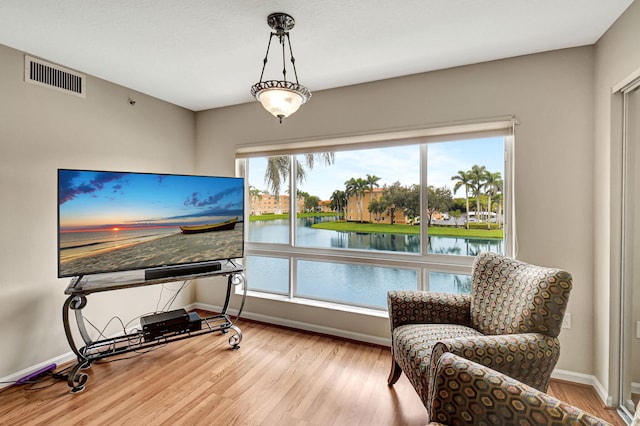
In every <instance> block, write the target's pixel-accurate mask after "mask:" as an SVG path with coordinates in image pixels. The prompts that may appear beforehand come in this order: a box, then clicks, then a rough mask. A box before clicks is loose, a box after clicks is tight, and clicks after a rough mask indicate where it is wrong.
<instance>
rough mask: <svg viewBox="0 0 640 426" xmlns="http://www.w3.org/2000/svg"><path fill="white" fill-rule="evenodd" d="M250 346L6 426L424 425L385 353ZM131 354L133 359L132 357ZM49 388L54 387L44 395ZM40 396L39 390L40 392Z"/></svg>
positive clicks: (105, 388)
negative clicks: (392, 379) (392, 381)
mask: <svg viewBox="0 0 640 426" xmlns="http://www.w3.org/2000/svg"><path fill="white" fill-rule="evenodd" d="M238 325H239V326H240V327H241V329H242V332H243V336H244V338H243V341H242V343H241V348H240V349H239V350H236V351H233V350H231V349H230V346H229V344H228V343H227V338H228V335H226V336H222V335H219V334H209V335H204V336H200V337H195V338H192V339H187V340H183V341H181V342H175V343H173V344H170V345H167V346H164V347H158V348H157V349H155V350H153V351H151V352H148V353H145V354H139V355H138V354H133V357H129V358H128V359H122V360H117V361H112V362H101V363H96V364H94V365H93V366H92V367H91V368H90V369H88V370H86V371H85V372H86V373H87V374H88V375H89V380H88V382H87V386H86V389H85V390H84V391H83V392H80V393H78V394H75V395H72V394H70V393H69V388H68V387H67V384H66V382H61V381H54V380H53V379H46V380H45V381H44V382H42V383H39V384H37V385H32V386H31V387H32V388H33V390H28V387H26V386H22V387H13V388H7V389H6V390H5V391H3V392H2V393H0V425H296V426H297V425H302V426H305V425H403V426H412V425H424V424H425V423H426V421H427V415H426V410H425V408H424V406H423V405H422V402H421V401H420V399H419V398H418V396H417V394H416V393H415V391H414V390H413V388H412V387H411V385H410V384H409V382H408V381H407V379H406V377H405V376H404V375H403V376H402V378H401V379H400V380H399V382H398V383H397V384H396V385H394V386H393V387H388V386H387V383H386V380H387V375H388V372H389V365H390V362H391V361H390V359H391V356H390V353H389V349H388V348H381V347H377V346H371V345H366V344H360V343H356V342H350V341H345V340H341V339H337V338H331V337H326V336H321V335H316V334H309V333H304V332H299V331H295V330H289V329H284V328H280V327H275V326H270V325H265V324H260V323H255V322H249V321H242V320H241V321H240V322H239V323H238ZM128 355H132V354H128ZM45 386H48V387H45ZM39 387H40V388H41V389H39V390H36V388H39ZM550 393H552V394H553V395H554V396H556V397H560V398H562V399H563V400H565V401H567V402H569V403H571V404H573V405H577V406H580V407H581V408H584V409H587V410H588V411H590V412H592V413H594V414H595V415H598V416H599V417H602V418H604V419H606V420H608V421H609V422H611V423H613V424H615V425H623V424H624V423H623V422H622V421H621V420H620V419H619V417H618V416H617V414H616V413H615V411H612V410H605V409H603V405H602V403H601V402H600V400H599V398H598V397H597V396H596V394H595V392H594V391H593V389H591V388H590V387H585V386H579V385H578V386H576V385H573V384H567V383H563V382H556V381H554V382H553V383H552V384H551V387H550Z"/></svg>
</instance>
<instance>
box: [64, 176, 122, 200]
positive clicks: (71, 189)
mask: <svg viewBox="0 0 640 426" xmlns="http://www.w3.org/2000/svg"><path fill="white" fill-rule="evenodd" d="M79 176H80V172H78V171H74V170H60V171H59V173H58V182H59V183H58V191H59V192H58V202H59V203H60V204H61V205H62V204H64V203H66V202H68V201H71V200H73V199H74V198H76V197H77V196H79V195H84V194H94V193H95V192H97V191H100V190H102V189H103V188H104V186H105V184H107V183H110V182H113V181H119V180H121V179H122V178H123V177H124V176H125V173H98V174H96V175H95V177H94V178H93V179H92V180H91V181H89V182H80V183H78V184H74V181H75V180H76V179H77V178H78V177H79ZM117 187H118V188H117V189H121V188H122V186H121V184H118V185H117Z"/></svg>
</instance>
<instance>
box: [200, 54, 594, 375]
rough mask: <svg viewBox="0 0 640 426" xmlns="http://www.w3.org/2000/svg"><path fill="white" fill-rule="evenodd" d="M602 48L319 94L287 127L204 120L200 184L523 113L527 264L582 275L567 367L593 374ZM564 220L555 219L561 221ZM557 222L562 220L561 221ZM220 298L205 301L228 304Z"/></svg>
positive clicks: (314, 314) (232, 118)
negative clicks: (347, 144)
mask: <svg viewBox="0 0 640 426" xmlns="http://www.w3.org/2000/svg"><path fill="white" fill-rule="evenodd" d="M593 58H594V56H593V47H583V48H576V49H567V50H561V51H555V52H548V53H543V54H538V55H531V56H524V57H519V58H513V59H507V60H502V61H496V62H490V63H484V64H478V65H471V66H465V67H460V68H454V69H449V70H444V71H438V72H432V73H425V74H419V75H413V76H409V77H403V78H397V79H390V80H385V81H379V82H375V83H369V84H362V85H357V86H350V87H344V88H339V89H333V90H326V91H321V92H316V93H314V95H313V98H312V99H311V101H310V102H309V104H307V105H304V106H303V107H302V108H301V109H300V110H299V111H298V112H297V113H296V114H294V115H293V116H292V117H290V118H288V119H286V120H285V122H284V124H282V125H280V124H278V122H277V120H275V119H274V118H273V117H271V116H270V115H269V114H268V113H266V112H265V111H264V110H263V109H262V108H261V106H260V105H259V104H257V103H250V104H245V105H237V106H233V107H229V108H221V109H216V110H210V111H204V112H199V113H198V114H197V117H196V121H197V125H196V128H197V135H196V138H197V140H198V156H197V157H198V164H197V171H198V172H199V173H221V172H222V173H231V172H232V171H233V158H234V149H235V147H236V146H237V145H240V144H247V143H256V142H264V141H274V142H275V141H285V140H300V139H308V138H322V137H325V138H326V137H331V136H335V135H343V134H361V133H371V132H375V131H383V130H390V129H396V128H401V127H410V126H420V125H427V126H429V125H432V124H436V123H447V122H455V121H464V120H472V119H478V118H484V117H491V116H502V115H509V114H515V115H516V117H517V118H518V120H520V123H521V124H520V125H519V126H518V127H517V129H516V150H515V152H516V154H515V155H516V165H515V170H516V172H515V186H516V192H517V194H518V196H517V199H516V203H515V204H516V215H517V218H518V224H517V229H518V246H519V253H518V258H520V259H522V260H525V261H530V262H534V263H538V264H542V265H547V266H554V267H560V268H564V269H566V270H568V271H570V272H571V273H572V274H573V276H574V282H575V287H574V290H573V292H572V295H571V301H570V303H569V311H570V312H571V313H572V314H573V327H572V328H571V329H569V330H563V331H562V334H561V338H560V339H561V341H562V345H563V346H562V354H561V357H560V362H559V364H558V367H559V368H562V369H566V370H571V371H576V372H580V373H587V374H590V373H592V371H593V357H592V352H593V351H592V348H593V343H594V342H593V338H592V334H593V321H592V308H593V285H594V281H593V269H592V255H593V238H592V234H591V232H590V230H591V228H592V226H593V196H592V185H593V175H592V168H593V161H594V160H593V83H594V80H593ZM550 210H551V211H552V214H551V215H550V214H548V213H549V211H550ZM550 217H551V218H552V219H551V220H550V219H549V218H550ZM218 298H219V295H218V294H217V293H216V292H215V291H214V287H212V286H207V287H206V288H205V287H204V286H202V287H201V286H199V287H198V294H197V299H198V301H199V302H203V303H211V304H216V300H217V299H218ZM247 311H248V312H250V313H255V314H262V315H271V316H275V317H277V318H282V319H285V320H291V321H300V322H305V323H312V322H314V323H317V324H320V325H324V326H326V327H336V328H341V329H344V330H347V331H349V332H352V333H364V334H370V333H374V335H375V336H379V337H381V338H384V337H387V338H388V336H389V326H388V320H387V319H385V318H370V317H365V316H359V315H356V314H347V313H340V314H339V315H337V316H336V315H333V314H332V313H331V312H330V311H327V310H323V309H320V308H314V309H303V308H301V307H294V308H291V307H290V306H288V305H285V304H282V303H278V302H272V301H266V300H260V299H255V298H252V299H250V300H249V302H248V304H247Z"/></svg>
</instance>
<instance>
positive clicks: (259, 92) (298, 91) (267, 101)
mask: <svg viewBox="0 0 640 426" xmlns="http://www.w3.org/2000/svg"><path fill="white" fill-rule="evenodd" d="M251 93H252V94H253V95H254V96H255V97H256V99H257V100H258V101H260V103H261V104H262V106H263V107H264V109H266V110H267V111H269V112H270V113H271V114H273V116H274V117H277V118H279V119H280V122H281V123H282V119H283V118H286V117H289V116H290V115H291V114H293V113H294V112H296V111H297V110H298V108H300V105H302V104H303V103H305V102H306V101H307V100H308V99H309V98H310V97H311V92H309V90H308V89H307V88H306V87H304V86H301V85H299V84H295V83H291V82H289V81H274V80H270V81H265V82H260V83H258V84H256V85H254V86H253V87H252V88H251Z"/></svg>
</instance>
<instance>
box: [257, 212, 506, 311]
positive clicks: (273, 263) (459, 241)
mask: <svg viewBox="0 0 640 426" xmlns="http://www.w3.org/2000/svg"><path fill="white" fill-rule="evenodd" d="M330 220H335V218H333V217H311V218H300V219H297V221H298V223H297V225H298V227H297V241H296V244H297V245H298V246H304V247H321V248H344V249H365V250H376V251H378V250H380V251H395V252H405V253H416V254H418V253H419V252H420V236H419V235H398V234H365V233H355V232H337V231H329V230H324V229H315V228H311V225H312V224H314V223H318V222H321V221H330ZM249 241H255V242H271V243H284V244H286V243H288V241H289V221H288V220H287V219H281V220H273V221H258V222H250V223H249ZM427 244H428V247H427V249H428V252H429V253H438V254H451V255H467V256H475V255H476V254H478V253H480V252H482V251H494V252H497V253H502V252H503V241H502V240H498V239H478V238H455V237H439V236H429V237H428V241H427ZM246 262H247V282H248V285H249V288H250V289H253V290H260V291H267V292H272V293H278V294H283V295H287V294H289V273H288V271H289V262H288V259H286V258H264V257H259V256H247V259H246ZM296 282H297V286H296V295H297V296H300V297H308V298H313V299H320V300H327V301H335V302H340V303H348V304H354V305H359V306H369V307H373V308H381V309H385V308H386V306H387V292H388V291H389V290H400V289H407V290H410V289H416V288H417V286H418V271H417V270H415V269H403V268H392V267H381V266H370V265H357V264H347V263H345V264H342V263H329V262H321V261H309V260H300V261H298V262H297V277H296ZM429 288H430V290H431V291H441V292H450V293H468V292H469V290H470V288H471V277H470V276H469V275H462V274H450V273H443V272H430V273H429Z"/></svg>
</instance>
